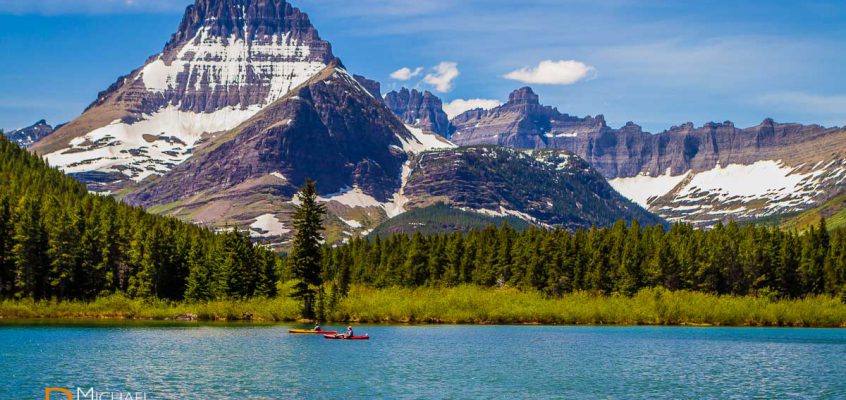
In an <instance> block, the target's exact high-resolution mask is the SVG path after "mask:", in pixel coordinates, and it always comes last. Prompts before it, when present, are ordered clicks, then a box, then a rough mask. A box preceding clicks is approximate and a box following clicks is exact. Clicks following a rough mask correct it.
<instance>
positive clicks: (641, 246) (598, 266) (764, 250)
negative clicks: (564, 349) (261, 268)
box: [324, 221, 846, 299]
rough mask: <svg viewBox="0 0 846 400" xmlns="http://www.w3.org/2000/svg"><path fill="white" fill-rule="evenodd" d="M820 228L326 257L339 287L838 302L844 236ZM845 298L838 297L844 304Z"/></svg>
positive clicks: (497, 239)
mask: <svg viewBox="0 0 846 400" xmlns="http://www.w3.org/2000/svg"><path fill="white" fill-rule="evenodd" d="M824 224H825V222H824V221H823V223H822V226H819V227H815V228H812V229H810V230H809V231H807V232H805V233H803V234H801V235H800V234H797V233H794V232H789V231H783V230H779V229H777V228H771V227H762V226H745V227H739V226H738V225H736V224H735V223H730V224H729V225H727V226H723V225H721V224H720V225H717V226H716V227H715V229H714V230H711V231H704V230H699V229H694V228H692V227H691V226H689V225H682V224H679V225H674V226H672V227H671V228H670V229H669V230H667V231H665V229H664V228H663V227H662V226H661V225H655V226H650V227H643V228H642V227H640V225H639V224H638V223H637V222H635V223H633V224H632V225H631V226H626V224H625V223H623V222H619V223H617V224H616V225H614V226H613V227H612V228H607V229H591V230H578V231H576V232H574V233H570V232H567V231H563V230H554V231H551V230H544V229H539V228H530V229H528V230H524V231H518V230H515V229H513V228H511V227H508V226H504V227H501V228H494V227H490V228H487V229H484V230H476V231H473V232H471V233H469V234H466V235H462V234H459V233H454V234H448V235H444V234H442V235H435V236H424V235H422V234H419V233H417V234H414V235H413V236H407V235H394V236H391V237H390V238H387V239H380V238H378V237H377V238H374V239H373V240H362V239H356V240H353V241H352V242H350V243H349V244H348V245H347V246H344V247H338V248H333V249H327V254H326V255H325V256H324V260H325V263H326V270H327V271H328V272H329V273H330V274H332V275H334V276H335V280H336V282H338V284H339V285H340V287H342V288H343V287H346V286H348V285H349V284H350V283H363V284H367V285H374V286H377V287H389V286H406V287H416V286H455V285H460V284H468V283H469V284H476V285H481V286H487V287H492V286H511V287H518V288H524V289H538V290H541V291H543V292H545V293H547V294H548V295H550V296H559V295H562V294H564V293H569V292H574V291H581V290H584V291H592V292H596V293H602V294H623V295H631V294H634V293H636V292H637V291H638V290H640V289H642V288H646V287H664V288H667V289H670V290H692V291H702V292H707V293H715V294H732V295H760V296H767V297H790V298H796V297H802V296H805V295H812V294H829V295H836V296H844V295H846V234H844V231H842V230H837V231H834V232H831V233H830V232H829V231H828V230H827V229H826V228H825V226H824ZM844 299H846V297H844Z"/></svg>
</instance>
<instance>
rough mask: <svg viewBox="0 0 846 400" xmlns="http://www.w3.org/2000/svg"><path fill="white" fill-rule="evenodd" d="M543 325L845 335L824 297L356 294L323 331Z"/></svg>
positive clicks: (5, 311)
mask: <svg viewBox="0 0 846 400" xmlns="http://www.w3.org/2000/svg"><path fill="white" fill-rule="evenodd" d="M245 315H251V316H252V318H251V319H252V321H255V322H301V323H304V322H306V321H305V320H303V319H301V317H300V315H301V308H300V304H299V302H297V301H296V300H294V299H292V298H289V297H287V296H280V297H276V298H253V299H249V300H243V301H240V300H220V301H208V302H173V301H165V300H144V299H131V298H128V297H126V296H124V295H121V294H114V295H110V296H106V297H101V298H98V299H96V300H93V301H90V302H84V301H48V300H44V301H35V300H31V299H25V300H4V301H2V302H0V321H12V322H14V321H16V320H39V319H44V320H52V319H55V320H60V319H79V320H198V321H239V320H244V319H245ZM333 322H335V323H339V322H344V323H346V322H354V323H367V324H397V323H399V324H479V325H483V324H515V325H519V324H543V325H659V326H660V325H667V326H755V327H757V326H760V327H840V328H844V327H846V304H844V303H842V302H841V301H840V299H838V298H834V297H828V296H815V297H807V298H804V299H794V300H788V299H768V298H766V297H754V296H727V295H723V296H718V295H712V294H706V293H700V292H691V291H674V292H673V291H668V290H666V289H663V288H648V289H643V290H641V291H639V292H638V293H636V294H635V295H634V296H631V297H628V296H607V295H601V294H591V293H588V292H574V293H571V294H567V295H564V296H562V297H561V298H548V297H546V296H544V295H543V294H541V293H539V292H534V291H520V290H517V289H513V288H503V289H494V288H482V287H478V286H472V285H465V286H459V287H453V288H417V289H409V288H385V289H375V288H371V287H366V286H354V287H352V288H351V289H350V292H349V295H348V297H346V298H344V299H342V300H340V301H339V302H338V304H336V305H335V307H334V308H333V309H332V310H329V311H328V312H327V321H326V323H333Z"/></svg>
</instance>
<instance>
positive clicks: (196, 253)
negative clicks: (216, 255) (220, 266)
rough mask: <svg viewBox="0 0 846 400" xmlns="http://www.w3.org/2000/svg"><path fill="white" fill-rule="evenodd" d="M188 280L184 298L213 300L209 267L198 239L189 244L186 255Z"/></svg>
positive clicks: (211, 277)
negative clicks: (189, 247) (189, 248)
mask: <svg viewBox="0 0 846 400" xmlns="http://www.w3.org/2000/svg"><path fill="white" fill-rule="evenodd" d="M188 271H189V272H188V279H187V282H186V285H187V287H186V289H185V298H186V299H188V300H191V301H205V300H211V299H212V298H213V294H212V287H213V285H212V280H213V279H214V276H213V274H212V269H211V265H210V263H209V262H208V259H207V258H206V254H205V252H204V249H203V246H202V244H201V243H200V241H199V240H198V239H194V241H193V242H192V243H191V250H189V253H188Z"/></svg>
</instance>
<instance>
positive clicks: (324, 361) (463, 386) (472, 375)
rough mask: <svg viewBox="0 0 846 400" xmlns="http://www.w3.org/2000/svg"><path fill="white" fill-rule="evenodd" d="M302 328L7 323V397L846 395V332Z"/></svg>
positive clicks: (0, 341)
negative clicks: (304, 332)
mask: <svg viewBox="0 0 846 400" xmlns="http://www.w3.org/2000/svg"><path fill="white" fill-rule="evenodd" d="M290 327H291V326H287V325H285V326H283V325H187V324H186V325H179V324H120V323H107V324H99V325H96V326H89V325H56V324H36V325H23V324H17V325H5V326H4V325H0V398H2V399H43V398H44V388H45V387H48V386H49V387H64V388H69V389H71V391H72V392H74V393H76V392H75V391H76V388H78V387H79V388H84V389H85V390H88V389H89V388H92V387H93V388H95V390H96V391H98V392H106V391H111V392H146V393H147V399H180V398H188V399H204V398H212V399H218V398H233V399H277V398H292V397H299V398H326V399H348V398H373V397H379V398H502V399H510V398H618V399H632V398H673V399H675V398H696V399H699V398H719V399H727V398H832V399H843V398H846V330H837V329H763V328H760V329H759V328H748V329H747V328H673V327H548V326H423V327H419V326H361V327H357V329H356V333H357V334H363V333H368V334H370V336H371V338H372V339H371V340H370V341H355V342H354V341H330V340H325V339H323V338H322V337H317V336H295V335H288V334H287V332H286V331H287V329H288V328H290ZM60 398H61V399H63V398H64V397H63V396H59V395H57V396H53V399H60ZM105 398H106V399H108V398H109V397H105ZM115 399H117V397H115ZM77 400H79V399H78V398H77Z"/></svg>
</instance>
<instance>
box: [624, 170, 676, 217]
mask: <svg viewBox="0 0 846 400" xmlns="http://www.w3.org/2000/svg"><path fill="white" fill-rule="evenodd" d="M689 174H690V173H689V172H688V173H685V174H682V175H677V176H672V175H671V174H670V171H669V170H668V171H667V173H666V174H664V175H660V176H649V175H638V176H633V177H630V178H615V179H611V180H609V181H608V183H610V184H611V187H613V188H614V190H616V191H618V192H620V194H622V195H623V196H625V197H627V198H628V199H629V200H631V201H633V202H635V203H637V204H638V205H640V206H641V207H644V208H647V207H649V203H650V201H651V200H652V199H654V198H656V197H657V196H662V195H664V194H666V193H668V192H669V191H670V190H673V188H674V187H676V186H678V184H679V183H681V182H682V181H683V180H684V179H685V178H687V176H688V175H689Z"/></svg>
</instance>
